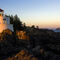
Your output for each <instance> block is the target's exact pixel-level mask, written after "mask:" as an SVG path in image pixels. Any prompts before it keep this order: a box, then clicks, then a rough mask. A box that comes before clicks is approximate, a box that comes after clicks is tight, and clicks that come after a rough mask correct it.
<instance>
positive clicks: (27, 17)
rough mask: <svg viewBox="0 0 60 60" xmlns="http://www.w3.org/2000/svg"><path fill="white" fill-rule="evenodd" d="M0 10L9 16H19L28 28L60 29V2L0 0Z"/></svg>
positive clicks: (47, 0) (49, 0)
mask: <svg viewBox="0 0 60 60" xmlns="http://www.w3.org/2000/svg"><path fill="white" fill-rule="evenodd" d="M0 8H1V9H3V10H4V11H5V14H7V15H11V14H12V15H15V14H17V15H18V16H19V18H20V20H21V21H22V22H23V23H24V22H25V23H26V25H28V26H31V25H35V26H39V27H40V28H59V27H60V0H0Z"/></svg>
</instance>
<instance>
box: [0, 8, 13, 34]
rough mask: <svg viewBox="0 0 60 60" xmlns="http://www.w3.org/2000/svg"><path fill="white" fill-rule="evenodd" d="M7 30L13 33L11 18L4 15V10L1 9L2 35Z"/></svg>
mask: <svg viewBox="0 0 60 60" xmlns="http://www.w3.org/2000/svg"><path fill="white" fill-rule="evenodd" d="M5 29H10V30H12V31H13V25H12V24H10V17H9V16H6V15H4V10H2V9H0V33H1V32H2V31H3V30H5Z"/></svg>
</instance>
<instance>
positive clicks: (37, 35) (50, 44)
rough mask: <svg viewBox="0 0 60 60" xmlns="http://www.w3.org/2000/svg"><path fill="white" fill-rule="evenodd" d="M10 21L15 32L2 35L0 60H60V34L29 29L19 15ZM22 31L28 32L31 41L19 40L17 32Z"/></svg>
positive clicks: (36, 28)
mask: <svg viewBox="0 0 60 60" xmlns="http://www.w3.org/2000/svg"><path fill="white" fill-rule="evenodd" d="M10 19H11V23H12V24H13V25H14V32H12V31H11V30H9V29H6V30H4V31H3V32H2V33H0V60H60V33H59V32H54V31H52V30H48V29H39V28H38V26H37V27H35V26H34V25H33V26H32V27H27V26H26V25H25V23H24V25H23V24H22V22H21V21H20V19H19V17H18V16H17V15H15V16H10ZM16 22H17V23H16ZM20 30H22V31H26V35H27V36H29V37H30V39H29V40H26V39H25V40H22V39H18V38H17V33H15V32H16V31H20Z"/></svg>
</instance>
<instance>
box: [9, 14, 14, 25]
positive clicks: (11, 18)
mask: <svg viewBox="0 0 60 60" xmlns="http://www.w3.org/2000/svg"><path fill="white" fill-rule="evenodd" d="M13 21H14V17H13V15H11V16H10V24H13Z"/></svg>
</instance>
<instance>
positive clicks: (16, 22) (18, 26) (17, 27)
mask: <svg viewBox="0 0 60 60" xmlns="http://www.w3.org/2000/svg"><path fill="white" fill-rule="evenodd" d="M13 27H14V31H16V30H22V29H23V27H22V22H21V21H20V19H19V17H18V16H17V15H15V16H14V22H13Z"/></svg>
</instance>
